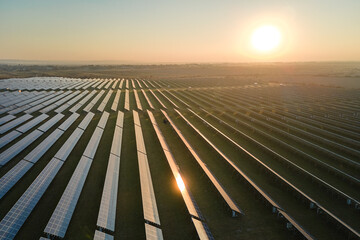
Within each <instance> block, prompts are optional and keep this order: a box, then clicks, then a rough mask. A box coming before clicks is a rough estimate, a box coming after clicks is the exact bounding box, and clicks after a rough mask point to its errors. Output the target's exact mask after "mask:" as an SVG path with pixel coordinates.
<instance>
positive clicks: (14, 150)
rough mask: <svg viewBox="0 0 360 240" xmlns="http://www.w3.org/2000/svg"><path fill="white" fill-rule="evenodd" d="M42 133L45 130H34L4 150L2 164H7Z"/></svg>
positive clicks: (0, 156)
mask: <svg viewBox="0 0 360 240" xmlns="http://www.w3.org/2000/svg"><path fill="white" fill-rule="evenodd" d="M42 134H43V132H41V131H39V130H34V131H33V132H31V133H30V134H29V135H27V136H26V137H24V138H23V139H21V140H20V141H19V142H17V143H16V144H14V145H13V146H11V147H10V148H8V149H6V150H5V151H4V152H2V153H1V154H0V166H1V165H5V164H6V163H7V162H9V161H10V160H11V159H12V158H13V157H15V156H16V155H17V154H19V153H20V152H21V151H22V150H24V149H25V148H26V147H27V146H29V145H30V144H31V143H32V142H34V141H35V140H36V139H37V138H38V137H40V136H41V135H42Z"/></svg>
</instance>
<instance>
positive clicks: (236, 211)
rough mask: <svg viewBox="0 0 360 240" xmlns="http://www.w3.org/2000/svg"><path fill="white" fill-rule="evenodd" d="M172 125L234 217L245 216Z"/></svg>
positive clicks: (188, 123) (187, 121) (171, 123)
mask: <svg viewBox="0 0 360 240" xmlns="http://www.w3.org/2000/svg"><path fill="white" fill-rule="evenodd" d="M175 111H176V112H177V113H178V114H179V115H180V117H181V118H182V119H184V120H185V121H186V123H187V125H189V126H190V127H192V128H193V129H194V130H195V131H196V132H197V133H198V134H199V135H200V136H202V137H203V138H206V137H205V136H204V135H203V134H202V133H201V132H200V131H199V130H198V129H197V128H196V127H195V126H194V125H192V124H191V123H190V122H189V120H188V119H186V118H185V117H184V115H182V114H181V113H180V112H179V111H178V110H176V109H175ZM170 125H171V126H172V127H173V129H174V130H175V132H176V133H177V135H178V136H179V137H180V139H181V140H182V141H183V143H184V144H185V146H186V147H187V148H188V150H189V151H190V153H191V154H192V155H193V157H194V158H195V160H196V161H197V162H198V164H199V165H200V167H201V168H202V169H203V171H204V172H205V174H206V175H207V176H208V178H209V179H210V181H211V182H212V184H213V185H214V186H215V188H216V189H217V190H218V192H219V193H220V195H221V196H222V198H223V200H224V201H225V202H226V204H227V205H228V207H229V208H230V209H231V212H232V214H231V215H232V216H233V217H235V216H238V215H239V214H244V212H243V211H242V210H241V209H240V208H239V207H238V206H237V205H236V203H235V202H234V201H233V200H232V199H231V197H230V196H229V194H228V193H227V192H226V190H225V189H224V187H223V186H222V185H221V183H220V182H219V180H218V179H217V178H216V177H215V176H214V174H213V173H212V172H211V170H210V169H209V168H208V167H207V165H206V163H205V162H204V161H203V160H202V159H201V158H200V156H199V155H198V154H197V153H196V151H195V150H194V149H193V148H192V146H191V144H190V143H189V142H188V141H187V140H186V138H185V137H184V135H183V134H182V132H181V131H180V129H179V128H178V127H177V126H176V125H175V123H174V122H172V121H170Z"/></svg>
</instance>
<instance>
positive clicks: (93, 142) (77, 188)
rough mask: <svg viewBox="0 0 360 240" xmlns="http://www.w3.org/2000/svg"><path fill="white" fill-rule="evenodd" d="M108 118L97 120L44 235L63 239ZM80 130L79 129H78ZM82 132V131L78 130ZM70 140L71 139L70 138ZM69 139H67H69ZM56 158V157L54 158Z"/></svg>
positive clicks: (105, 115)
mask: <svg viewBox="0 0 360 240" xmlns="http://www.w3.org/2000/svg"><path fill="white" fill-rule="evenodd" d="M108 117H109V113H108V112H104V113H103V114H102V116H101V118H100V120H99V123H98V125H97V127H96V129H95V131H94V132H93V134H92V136H91V138H90V141H89V143H88V144H87V146H86V148H85V151H84V153H83V156H82V157H81V159H80V161H79V163H78V165H77V166H76V169H75V171H74V173H73V175H72V176H71V179H70V181H69V183H68V185H67V186H66V189H65V191H64V193H63V195H62V196H61V199H60V201H59V202H58V204H57V206H56V208H55V210H54V212H53V214H52V215H51V218H50V220H49V221H48V223H47V225H46V227H45V230H44V232H45V234H47V235H48V236H57V237H60V238H63V237H64V236H65V234H66V230H67V228H68V226H69V223H70V220H71V217H72V215H73V213H74V210H75V207H76V204H77V201H78V200H79V197H80V194H81V191H82V188H83V186H84V183H85V180H86V177H87V175H88V172H89V169H90V166H91V164H92V161H93V160H94V156H95V153H96V150H97V148H98V146H99V143H100V139H101V137H102V134H103V132H104V129H103V128H102V127H105V125H106V122H107V119H108ZM78 129H79V130H80V128H78ZM80 131H83V130H80ZM70 138H71V137H70ZM70 138H69V139H70ZM55 157H57V155H56V156H55ZM61 157H62V158H59V159H60V160H63V158H64V157H65V158H67V156H61Z"/></svg>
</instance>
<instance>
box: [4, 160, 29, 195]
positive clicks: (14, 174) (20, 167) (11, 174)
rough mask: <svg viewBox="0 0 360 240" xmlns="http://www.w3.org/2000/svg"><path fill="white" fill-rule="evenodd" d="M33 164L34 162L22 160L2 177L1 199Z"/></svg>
mask: <svg viewBox="0 0 360 240" xmlns="http://www.w3.org/2000/svg"><path fill="white" fill-rule="evenodd" d="M32 166H33V164H32V163H29V162H27V161H24V160H21V161H20V162H18V163H17V164H16V165H15V166H14V167H13V168H12V169H10V170H9V171H8V172H7V173H6V174H5V175H4V176H3V177H2V178H1V179H0V199H1V198H2V197H3V196H4V195H5V194H6V193H7V192H8V191H9V190H10V189H11V188H12V187H13V186H14V185H15V183H17V181H19V180H20V178H21V177H22V176H24V174H25V173H26V172H27V171H28V170H29V169H30V168H31V167H32Z"/></svg>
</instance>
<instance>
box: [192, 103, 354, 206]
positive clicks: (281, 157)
mask: <svg viewBox="0 0 360 240" xmlns="http://www.w3.org/2000/svg"><path fill="white" fill-rule="evenodd" d="M189 111H190V112H192V113H193V114H194V115H195V116H197V117H198V118H199V119H200V120H202V121H203V122H204V123H205V124H207V125H209V126H210V127H212V125H211V124H210V123H208V122H207V121H206V120H205V119H204V118H202V117H200V116H199V115H198V114H197V113H195V112H194V111H192V110H191V109H189ZM207 114H208V115H210V116H212V117H214V118H216V119H218V118H217V117H216V116H214V115H212V114H211V113H209V112H207ZM218 120H219V119H218ZM222 124H224V125H226V126H228V127H230V128H231V129H233V130H234V131H235V132H238V133H240V134H241V135H242V136H244V137H246V138H247V139H249V140H250V141H252V142H255V143H256V144H257V145H259V146H261V147H262V148H263V149H266V150H267V151H269V152H271V153H272V154H274V155H275V156H276V157H278V158H280V159H282V160H283V161H284V162H286V163H288V164H289V166H290V167H294V168H295V169H296V170H298V171H300V172H303V173H305V174H306V175H308V176H309V177H311V178H312V179H313V180H316V181H318V182H319V183H320V184H321V185H322V186H323V187H326V188H328V189H329V190H330V191H333V192H334V193H336V194H338V195H339V196H340V197H343V198H344V199H345V200H346V201H347V203H348V202H349V201H348V200H350V202H351V203H353V204H354V206H355V207H356V205H360V202H359V201H357V200H356V199H354V198H353V197H351V196H349V195H347V194H345V193H344V192H342V191H340V190H339V189H337V188H336V187H334V186H333V185H331V184H329V183H327V182H325V181H324V180H322V179H321V178H319V177H317V176H316V175H314V174H312V173H310V172H309V171H307V170H305V169H304V168H302V167H300V166H298V165H296V164H295V163H293V162H291V161H290V160H289V159H287V158H285V157H283V156H282V155H280V154H279V153H277V152H275V151H274V150H272V149H270V148H269V147H267V146H265V145H264V144H262V143H260V142H259V141H257V140H255V139H253V138H251V137H250V136H248V135H246V134H244V133H242V132H240V131H239V130H238V129H236V128H234V127H232V126H231V125H229V124H228V123H226V122H223V121H222Z"/></svg>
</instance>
